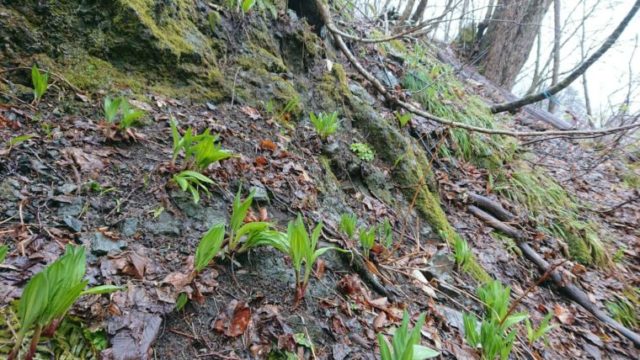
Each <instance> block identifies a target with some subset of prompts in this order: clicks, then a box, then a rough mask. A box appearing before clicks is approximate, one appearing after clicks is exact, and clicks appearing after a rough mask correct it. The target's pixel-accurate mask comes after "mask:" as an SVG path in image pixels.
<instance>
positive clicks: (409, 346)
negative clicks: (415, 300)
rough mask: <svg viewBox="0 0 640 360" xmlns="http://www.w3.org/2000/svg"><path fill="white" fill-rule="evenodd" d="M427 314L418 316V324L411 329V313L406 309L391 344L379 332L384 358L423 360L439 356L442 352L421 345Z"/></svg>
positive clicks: (386, 359) (391, 359) (379, 342)
mask: <svg viewBox="0 0 640 360" xmlns="http://www.w3.org/2000/svg"><path fill="white" fill-rule="evenodd" d="M424 318H425V314H421V315H420V316H419V317H418V321H417V322H416V326H414V327H413V329H411V330H409V313H408V312H407V310H405V311H404V315H403V317H402V324H401V325H400V327H399V328H397V329H396V331H395V332H394V333H393V340H392V341H391V344H389V342H388V341H387V339H385V337H384V335H382V334H378V346H379V347H380V358H381V359H382V360H423V359H431V358H434V357H436V356H439V355H440V353H439V352H438V351H436V350H434V349H431V348H429V347H426V346H423V345H420V340H421V338H422V334H421V331H422V326H423V325H424Z"/></svg>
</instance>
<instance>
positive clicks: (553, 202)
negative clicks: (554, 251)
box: [494, 162, 611, 266]
mask: <svg viewBox="0 0 640 360" xmlns="http://www.w3.org/2000/svg"><path fill="white" fill-rule="evenodd" d="M514 166H515V167H516V168H517V170H514V171H511V172H509V173H507V172H505V173H502V174H500V175H499V176H498V177H497V178H496V180H495V187H494V190H495V191H496V192H497V193H499V194H501V195H504V196H505V197H507V198H508V199H509V200H511V201H512V202H514V203H518V204H521V205H523V206H524V207H526V208H527V210H528V211H529V213H530V215H531V217H532V218H533V219H534V220H536V222H537V223H538V224H539V225H540V227H541V230H542V231H544V232H546V233H547V234H549V235H551V236H557V237H559V238H561V239H563V240H564V241H565V242H566V243H567V244H568V247H569V254H570V256H571V257H572V258H573V259H574V260H576V261H579V262H581V263H583V264H592V263H594V264H596V265H599V266H607V265H608V264H609V263H610V262H611V259H610V257H609V255H608V253H607V251H606V250H605V248H604V245H603V244H602V242H601V240H600V239H599V236H598V228H597V225H596V224H595V223H593V222H589V221H584V220H582V219H580V217H579V215H578V214H579V208H578V205H577V203H576V201H575V200H574V199H573V198H572V197H571V196H570V195H569V194H568V193H567V192H566V191H565V190H564V189H563V188H562V187H561V186H560V185H558V184H557V183H556V182H555V181H553V180H552V179H551V177H549V176H546V175H544V174H542V173H540V170H538V171H533V170H532V169H530V168H529V167H528V166H527V165H526V164H524V163H522V162H516V163H514Z"/></svg>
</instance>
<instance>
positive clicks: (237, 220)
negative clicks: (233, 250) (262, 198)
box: [230, 187, 254, 233]
mask: <svg viewBox="0 0 640 360" xmlns="http://www.w3.org/2000/svg"><path fill="white" fill-rule="evenodd" d="M240 191H242V187H240V189H238V193H237V194H236V196H235V198H234V199H233V206H232V208H233V210H232V212H231V222H230V226H231V231H232V232H234V233H235V232H236V231H238V229H239V228H240V226H241V225H242V222H243V221H244V218H245V217H246V216H247V212H248V211H249V208H250V207H251V203H252V202H253V196H254V192H251V193H250V194H249V196H247V198H246V199H245V200H244V201H241V200H240Z"/></svg>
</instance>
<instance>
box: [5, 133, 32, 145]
mask: <svg viewBox="0 0 640 360" xmlns="http://www.w3.org/2000/svg"><path fill="white" fill-rule="evenodd" d="M34 137H35V135H19V136H14V137H12V138H11V139H10V140H9V143H8V144H9V147H14V146H16V145H18V144H20V143H23V142H25V141H27V140H29V139H33V138H34Z"/></svg>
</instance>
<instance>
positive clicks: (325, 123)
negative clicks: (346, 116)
mask: <svg viewBox="0 0 640 360" xmlns="http://www.w3.org/2000/svg"><path fill="white" fill-rule="evenodd" d="M309 118H310V120H311V124H313V127H314V128H315V130H316V132H317V133H318V135H319V136H320V138H321V139H322V140H326V139H327V138H328V137H329V136H330V135H333V134H334V133H335V132H336V131H338V127H339V125H340V122H339V121H338V112H337V111H334V112H332V113H331V114H324V113H319V114H318V115H316V114H314V113H309Z"/></svg>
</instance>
